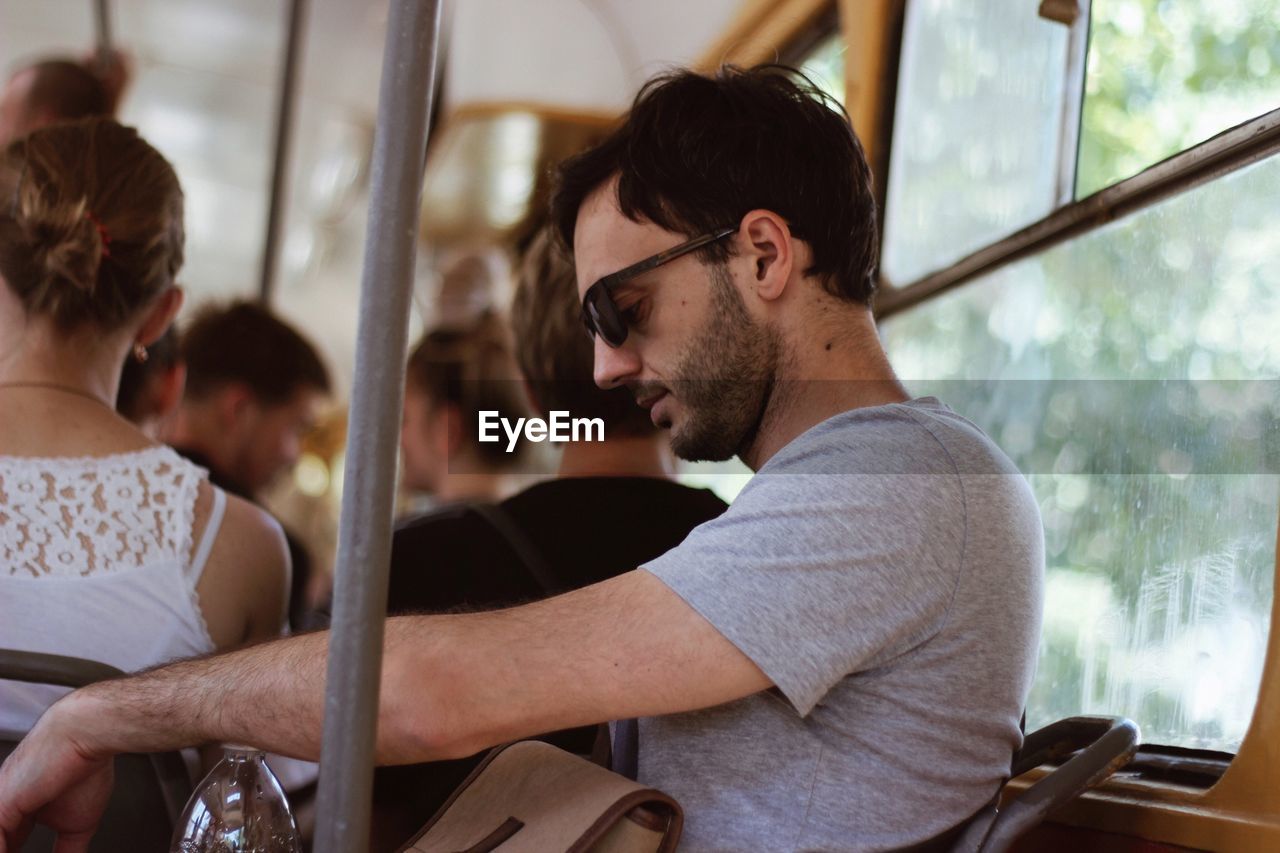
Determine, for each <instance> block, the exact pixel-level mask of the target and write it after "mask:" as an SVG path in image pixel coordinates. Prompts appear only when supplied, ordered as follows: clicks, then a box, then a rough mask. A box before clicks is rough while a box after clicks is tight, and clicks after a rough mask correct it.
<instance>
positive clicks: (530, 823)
mask: <svg viewBox="0 0 1280 853" xmlns="http://www.w3.org/2000/svg"><path fill="white" fill-rule="evenodd" d="M683 821H684V815H683V813H682V812H681V810H680V805H679V804H678V803H677V802H676V801H675V800H673V799H672V798H671V797H669V796H667V795H666V794H664V793H662V792H661V791H658V790H655V789H653V788H646V787H645V786H644V785H641V784H640V783H638V782H633V781H631V780H630V779H627V778H625V777H623V776H619V775H618V774H617V773H613V772H611V771H609V770H606V769H604V768H603V767H600V766H598V765H596V764H593V763H591V762H590V761H587V760H586V759H584V758H579V757H578V756H576V755H573V754H571V753H568V752H565V751H564V750H562V749H557V748H556V747H554V746H551V745H550V744H546V743H542V742H541V741H532V740H527V741H518V742H516V743H512V744H508V745H506V746H500V747H498V748H497V749H494V750H493V751H492V752H490V753H489V755H488V756H487V757H486V758H485V760H484V762H483V763H481V764H480V766H479V767H477V768H476V769H475V770H474V771H472V773H471V775H470V776H468V777H467V780H466V781H465V782H463V783H462V785H461V787H459V788H458V790H457V791H455V792H454V793H453V796H452V797H450V798H449V800H448V801H447V802H445V804H444V805H443V806H442V807H441V808H440V811H438V812H436V814H435V816H434V817H433V818H431V820H430V822H428V823H427V825H426V826H425V827H423V829H422V831H421V832H420V833H418V835H417V836H416V837H415V838H414V839H413V840H412V841H410V842H409V844H408V845H407V846H406V847H404V848H403V849H402V853H487V851H490V850H496V851H499V853H560V851H566V853H669V851H672V850H675V849H676V843H677V842H678V841H679V840H680V830H681V826H682V825H683Z"/></svg>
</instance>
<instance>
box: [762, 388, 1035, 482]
mask: <svg viewBox="0 0 1280 853" xmlns="http://www.w3.org/2000/svg"><path fill="white" fill-rule="evenodd" d="M761 473H822V474H849V475H902V474H920V475H939V474H942V475H945V474H953V475H966V474H1016V473H1017V469H1016V468H1015V467H1014V465H1013V463H1012V462H1010V460H1009V458H1008V457H1007V456H1006V455H1005V454H1004V453H1003V452H1002V451H1001V450H1000V448H999V447H998V446H997V445H996V444H995V442H994V441H992V440H991V439H990V438H989V437H988V436H987V435H986V434H985V433H984V432H983V431H982V430H981V429H979V428H978V427H977V426H975V425H974V424H973V423H972V422H970V421H968V420H967V419H965V418H964V417H962V416H961V415H959V414H957V413H956V412H954V411H953V410H951V409H950V408H949V407H947V406H946V405H944V404H943V403H941V402H940V401H938V400H936V399H934V398H928V397H927V398H921V399H918V400H909V401H906V402H903V403H892V404H888V405H883V406H868V407H865V408H859V409H851V410H849V411H847V412H842V413H841V414H838V415H836V416H834V417H831V418H828V419H827V420H825V421H823V422H822V423H820V424H817V425H816V426H814V427H812V428H811V429H809V430H808V431H807V432H805V433H803V434H802V435H800V436H799V437H797V438H796V439H795V440H793V441H792V442H791V443H790V444H788V445H787V446H786V447H784V448H783V449H782V450H780V451H779V452H778V454H777V455H776V456H775V457H774V458H773V459H771V460H769V462H768V464H767V465H765V466H764V467H763V468H761Z"/></svg>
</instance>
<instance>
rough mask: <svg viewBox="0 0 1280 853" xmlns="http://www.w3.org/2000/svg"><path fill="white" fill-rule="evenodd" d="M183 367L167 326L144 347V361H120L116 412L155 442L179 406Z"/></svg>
mask: <svg viewBox="0 0 1280 853" xmlns="http://www.w3.org/2000/svg"><path fill="white" fill-rule="evenodd" d="M186 382H187V365H186V363H185V362H183V361H182V359H181V358H180V355H179V352H178V333H177V332H175V331H174V327H173V326H170V327H169V328H168V329H167V330H166V331H165V333H164V334H163V335H161V336H160V338H159V339H158V340H157V341H156V342H155V343H153V344H152V345H151V346H149V347H147V357H146V358H145V359H143V360H141V361H140V360H138V359H137V358H134V357H133V356H132V355H130V356H129V357H127V358H125V360H124V372H123V373H121V374H120V392H119V394H118V395H117V396H116V411H117V412H119V413H120V414H122V415H124V416H125V417H126V418H128V419H129V420H131V421H133V423H134V424H135V425H137V427H138V429H140V430H142V431H143V432H144V433H146V435H147V437H148V438H159V436H160V434H161V433H162V432H164V430H165V429H166V427H167V424H168V422H169V419H170V418H171V417H172V416H173V414H174V412H176V411H177V409H178V404H179V403H181V402H182V389H183V386H185V385H186Z"/></svg>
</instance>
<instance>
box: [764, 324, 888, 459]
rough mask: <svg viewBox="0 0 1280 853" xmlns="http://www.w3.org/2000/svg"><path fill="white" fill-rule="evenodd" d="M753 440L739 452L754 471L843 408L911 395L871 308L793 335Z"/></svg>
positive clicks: (853, 407) (865, 405)
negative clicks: (887, 352) (892, 361)
mask: <svg viewBox="0 0 1280 853" xmlns="http://www.w3.org/2000/svg"><path fill="white" fill-rule="evenodd" d="M788 343H789V345H790V346H789V349H788V352H787V353H786V355H785V356H784V357H783V359H782V363H781V364H780V365H779V370H778V374H777V378H776V379H775V382H774V387H773V391H772V394H771V396H770V399H769V401H768V403H767V404H766V407H765V412H764V415H763V416H762V418H761V421H760V428H759V429H758V430H757V431H756V438H755V441H754V442H753V443H752V444H751V446H750V447H749V448H747V449H746V450H745V451H744V452H743V453H741V454H740V456H741V458H742V461H743V462H744V463H746V464H747V466H749V467H750V468H751V469H752V470H753V471H758V470H759V469H760V467H761V466H763V465H764V464H765V463H766V462H768V461H769V459H770V457H772V456H773V455H774V454H775V453H777V452H778V451H779V450H781V449H782V448H783V447H786V446H787V445H788V444H790V443H791V442H792V441H793V440H795V439H796V438H797V437H798V436H799V435H800V434H801V433H804V432H806V431H807V430H809V429H810V428H812V427H814V426H817V425H818V424H820V423H822V422H823V421H825V420H827V419H828V418H832V417H835V416H836V415H838V414H840V413H841V412H847V411H849V410H851V409H860V408H865V407H868V406H884V405H888V404H890V403H901V402H904V401H906V400H909V399H911V395H910V394H908V393H907V389H906V388H905V387H903V385H902V383H901V382H899V381H898V377H897V376H895V375H894V372H893V368H892V367H891V366H890V364H889V358H888V356H887V355H885V352H884V348H883V347H882V346H881V345H880V338H879V336H878V335H877V334H876V327H875V321H874V320H873V319H872V316H871V311H870V310H869V309H866V310H863V309H858V310H855V311H852V312H849V313H847V314H846V313H845V312H841V318H840V322H839V323H834V322H826V323H821V322H820V323H815V324H814V330H813V331H810V332H809V333H807V334H802V335H794V336H792V338H791V340H790V341H789V342H788Z"/></svg>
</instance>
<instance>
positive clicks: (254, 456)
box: [163, 302, 330, 630]
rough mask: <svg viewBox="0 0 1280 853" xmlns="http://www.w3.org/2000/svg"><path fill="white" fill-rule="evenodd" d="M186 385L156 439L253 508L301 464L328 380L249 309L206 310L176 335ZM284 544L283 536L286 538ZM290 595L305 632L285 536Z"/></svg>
mask: <svg viewBox="0 0 1280 853" xmlns="http://www.w3.org/2000/svg"><path fill="white" fill-rule="evenodd" d="M181 354H182V360H183V361H184V362H185V363H186V366H187V384H186V390H185V392H184V395H183V398H182V404H181V405H180V406H179V407H178V410H177V412H176V413H175V414H174V415H173V418H172V421H171V423H170V424H169V426H168V428H167V430H166V432H165V434H164V436H163V438H164V440H165V441H166V442H167V443H168V444H170V445H172V446H173V448H174V449H175V450H177V451H178V452H179V453H181V454H182V455H184V456H186V457H187V458H188V459H190V460H191V461H193V462H195V463H196V464H198V465H202V466H204V467H205V468H208V469H209V479H210V480H211V481H212V482H213V483H214V484H215V485H217V486H220V487H222V488H223V489H226V490H227V491H228V492H231V493H232V494H236V495H239V496H241V497H245V498H249V499H251V500H258V499H260V497H261V495H262V493H263V491H264V490H265V489H266V488H267V486H269V485H270V484H271V483H272V482H273V481H274V480H275V478H276V477H277V476H279V475H280V474H281V473H282V472H284V471H286V470H287V469H289V468H291V467H292V466H293V464H294V463H295V462H297V461H298V456H299V454H300V453H301V451H302V438H303V436H304V435H306V434H307V432H309V431H310V430H311V428H312V427H313V426H314V425H315V421H316V417H317V416H318V413H319V409H320V406H321V404H322V403H323V402H324V400H325V398H326V397H327V396H328V394H329V390H330V380H329V371H328V370H327V369H326V368H325V366H324V362H323V361H321V359H320V354H319V353H318V352H317V351H316V349H315V347H314V346H312V345H311V343H309V342H308V341H307V340H306V339H305V338H303V337H302V335H300V334H299V333H298V332H297V331H295V330H294V329H293V327H291V326H290V325H289V324H288V323H285V322H284V321H283V320H281V319H280V318H278V317H276V316H275V315H274V314H272V313H271V312H270V311H268V310H267V309H265V308H263V307H262V306H260V305H257V304H255V303H252V302H235V303H232V304H231V305H228V306H226V307H208V308H205V309H204V310H202V311H201V312H199V313H198V314H197V315H196V317H195V319H194V320H192V322H191V324H190V325H189V326H187V327H186V330H185V331H184V332H183V334H182V342H181ZM286 534H287V531H286ZM287 538H288V540H289V555H290V557H292V559H293V586H292V590H291V592H290V596H289V622H290V624H291V625H292V626H293V627H294V629H295V630H298V629H301V628H303V627H308V626H306V625H305V624H304V622H305V619H306V612H307V600H306V590H307V583H308V581H309V580H310V565H311V561H310V559H309V557H308V556H307V552H306V548H305V546H304V545H302V543H301V542H299V541H298V540H297V539H296V538H295V537H293V536H291V535H289V536H288V537H287Z"/></svg>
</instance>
